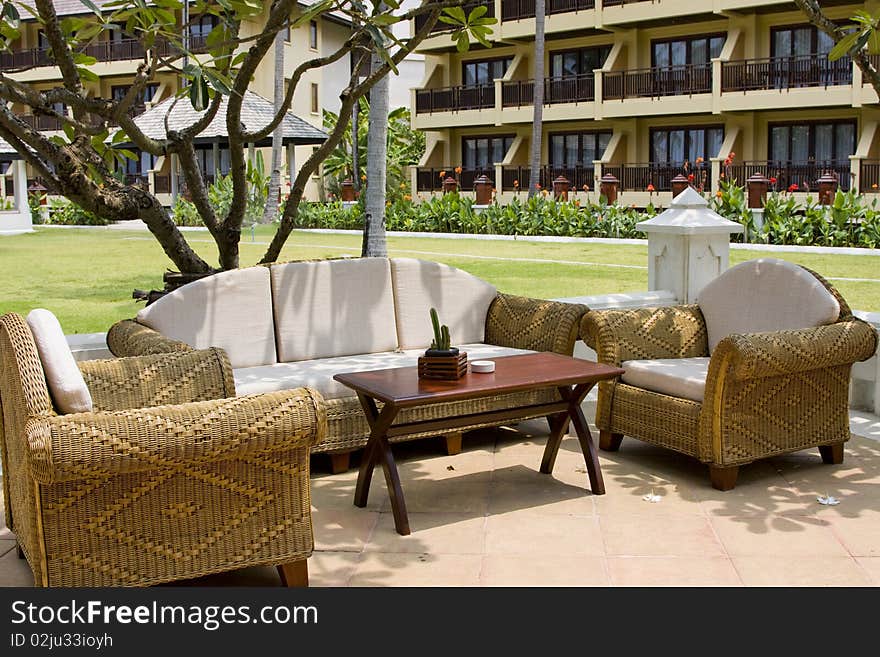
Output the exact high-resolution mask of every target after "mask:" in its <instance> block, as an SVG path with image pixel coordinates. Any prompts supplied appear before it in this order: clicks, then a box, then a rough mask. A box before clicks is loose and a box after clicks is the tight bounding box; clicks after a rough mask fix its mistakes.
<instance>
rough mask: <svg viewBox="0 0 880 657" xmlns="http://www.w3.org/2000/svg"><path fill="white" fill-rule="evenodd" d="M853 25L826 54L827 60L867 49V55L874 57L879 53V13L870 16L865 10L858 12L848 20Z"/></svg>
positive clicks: (834, 59)
mask: <svg viewBox="0 0 880 657" xmlns="http://www.w3.org/2000/svg"><path fill="white" fill-rule="evenodd" d="M850 20H852V21H853V23H855V24H854V25H849V26H847V27H846V28H845V29H846V31H847V34H846V36H844V37H843V38H842V39H841V40H840V41H838V42H837V43H836V44H835V45H834V47H833V48H832V49H831V51H830V52H829V53H828V59H830V60H831V61H832V62H833V61H836V60H838V59H840V58H841V57H844V56H846V55H849V54H852V53H856V52H858V51H860V50H863V49H865V48H867V50H868V53H869V54H871V55H876V54H877V53H880V33H878V31H877V28H878V27H880V13H878V14H871V13H870V12H868V11H865V10H859V11H857V12H856V13H855V14H853V16H852V18H851V19H850Z"/></svg>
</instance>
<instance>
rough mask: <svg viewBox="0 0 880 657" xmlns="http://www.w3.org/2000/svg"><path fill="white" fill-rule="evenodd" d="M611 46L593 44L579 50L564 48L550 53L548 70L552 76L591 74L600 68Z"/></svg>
mask: <svg viewBox="0 0 880 657" xmlns="http://www.w3.org/2000/svg"><path fill="white" fill-rule="evenodd" d="M610 52H611V46H595V47H592V48H581V49H580V50H565V51H560V52H554V53H551V54H550V71H551V75H552V76H553V77H554V78H563V77H565V78H567V77H574V76H578V75H588V74H592V73H593V71H594V70H595V69H597V68H602V65H603V64H604V63H605V60H606V59H607V58H608V53H610Z"/></svg>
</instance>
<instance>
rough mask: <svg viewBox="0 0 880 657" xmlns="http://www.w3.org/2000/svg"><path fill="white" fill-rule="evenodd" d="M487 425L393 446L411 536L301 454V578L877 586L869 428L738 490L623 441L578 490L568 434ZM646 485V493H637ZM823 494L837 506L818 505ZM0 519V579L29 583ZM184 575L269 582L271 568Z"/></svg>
mask: <svg viewBox="0 0 880 657" xmlns="http://www.w3.org/2000/svg"><path fill="white" fill-rule="evenodd" d="M520 430H521V431H519V432H517V431H513V430H509V429H499V430H486V431H481V432H477V433H474V434H470V435H469V436H467V437H466V438H465V443H464V451H463V452H462V453H461V454H459V455H457V456H451V457H450V456H443V455H442V444H441V442H440V441H439V440H424V441H419V442H417V443H409V444H406V445H398V446H396V447H395V453H396V455H397V458H398V463H399V469H400V473H401V478H402V481H403V488H404V493H405V494H406V497H407V503H408V505H409V508H410V524H411V527H412V530H413V533H412V534H411V535H410V536H406V537H403V536H398V535H397V534H396V533H395V531H394V526H393V522H392V519H391V515H390V508H389V506H388V501H387V496H386V494H385V487H384V482H383V481H382V476H381V474H379V473H377V474H376V476H374V478H373V484H374V487H373V489H372V491H371V495H370V504H369V505H368V507H367V508H366V509H358V508H355V507H354V506H353V505H352V502H351V500H352V496H353V491H354V483H355V479H356V475H357V473H356V472H355V471H354V470H351V471H349V472H347V473H345V474H342V475H335V476H334V475H330V474H327V470H326V469H327V461H326V459H325V458H322V457H320V456H317V457H315V459H314V463H313V470H314V475H313V504H314V516H313V518H314V526H315V541H316V551H315V554H314V556H313V557H312V559H311V560H310V561H309V569H310V575H311V582H312V585H314V586H425V585H439V586H481V585H482V586H494V585H504V586H509V585H521V586H531V585H537V586H541V585H543V586H565V585H571V586H607V585H617V586H633V585H641V586H664V585H686V586H713V585H714V586H738V585H783V586H795V585H845V586H851V585H874V586H876V585H880V441H878V440H877V438H876V437H875V436H874V435H873V434H872V433H871V432H866V433H865V435H867V436H869V437H868V438H866V437H858V436H854V437H853V439H852V440H851V441H850V442H849V443H847V447H846V458H845V461H844V463H843V465H841V466H826V465H822V463H821V461H820V459H819V456H818V453H816V452H802V453H799V454H793V455H790V456H786V457H781V458H774V459H770V460H768V461H764V462H760V463H756V464H753V465H751V466H748V467H745V468H743V469H742V470H741V472H740V479H739V483H738V485H737V488H736V489H735V490H733V491H730V492H727V493H721V492H718V491H715V490H713V489H712V488H711V487H710V486H709V482H708V474H707V471H706V468H705V466H702V465H700V464H699V463H697V462H696V461H693V460H690V459H687V458H685V457H682V456H679V455H676V454H674V453H672V452H669V451H665V450H662V449H658V448H654V447H651V446H649V445H645V444H643V443H640V442H637V441H635V440H632V439H627V440H624V443H623V446H622V448H621V451H620V452H618V453H613V454H609V453H604V452H602V453H601V461H602V468H603V472H604V476H605V482H606V487H607V495H605V496H600V497H594V496H592V495H590V494H589V493H588V492H586V490H585V486H586V481H587V477H586V470H585V468H584V462H583V458H582V457H581V455H580V451H579V447H578V444H577V441H576V440H575V439H574V438H570V437H569V438H566V439H565V441H564V442H563V445H562V448H561V449H560V453H559V457H558V459H557V462H556V469H555V471H554V474H553V476H552V477H548V476H546V475H542V474H540V473H539V472H538V465H539V463H540V460H541V453H542V450H543V445H544V436H545V433H546V425H545V424H543V423H541V422H530V423H525V424H523V425H520ZM650 493H653V494H654V495H657V496H659V497H660V501H659V502H656V503H650V502H647V501H645V500H643V499H642V498H643V497H644V496H645V495H647V494H650ZM819 494H825V495H828V494H830V495H834V496H836V497H838V498H839V499H840V500H841V503H840V505H839V506H835V507H827V506H822V505H820V504H818V503H817V501H816V497H817V495H819ZM13 548H14V542H13V537H12V535H11V534H10V533H9V532H8V530H6V529H5V528H0V585H3V586H12V585H23V586H28V585H31V584H32V579H31V574H30V570H29V568H28V566H27V564H26V563H25V562H24V561H22V560H20V559H18V557H17V555H16V551H15V550H14V549H13ZM192 584H197V585H240V584H250V585H278V577H277V575H276V573H275V570H274V569H272V568H251V569H246V570H242V571H237V572H234V573H227V574H224V575H219V576H214V577H210V578H204V579H202V580H197V581H194V582H192Z"/></svg>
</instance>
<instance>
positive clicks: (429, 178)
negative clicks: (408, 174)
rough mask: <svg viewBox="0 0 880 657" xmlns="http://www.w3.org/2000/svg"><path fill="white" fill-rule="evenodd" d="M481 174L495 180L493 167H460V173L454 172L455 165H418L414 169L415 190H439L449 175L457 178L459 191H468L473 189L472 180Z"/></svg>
mask: <svg viewBox="0 0 880 657" xmlns="http://www.w3.org/2000/svg"><path fill="white" fill-rule="evenodd" d="M441 173H443V175H440V174H441ZM483 175H485V176H486V177H487V178H489V179H490V180H492V181H493V182H496V181H495V167H480V168H476V169H462V170H461V172H460V173H456V172H455V167H454V166H451V165H450V166H448V167H437V168H433V167H427V168H426V167H419V168H418V169H417V171H416V191H419V192H439V191H441V190H442V189H443V181H444V180H445V179H446V178H449V177H451V178H455V179H456V180H458V188H459V189H460V190H461V191H464V192H469V191H472V190H473V189H474V181H475V180H476V179H477V178H479V177H480V176H483ZM496 184H497V182H496Z"/></svg>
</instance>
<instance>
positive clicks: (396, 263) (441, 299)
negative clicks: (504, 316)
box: [391, 258, 497, 349]
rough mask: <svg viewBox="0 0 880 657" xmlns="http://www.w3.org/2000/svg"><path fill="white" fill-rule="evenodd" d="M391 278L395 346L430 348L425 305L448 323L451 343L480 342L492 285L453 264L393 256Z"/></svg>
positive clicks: (427, 316)
mask: <svg viewBox="0 0 880 657" xmlns="http://www.w3.org/2000/svg"><path fill="white" fill-rule="evenodd" d="M391 276H392V280H393V281H394V305H395V309H396V310H397V337H398V340H399V341H400V347H401V349H423V348H427V347H430V346H431V340H432V339H433V335H434V332H433V330H432V328H431V317H430V314H429V313H430V310H431V308H436V309H437V314H438V315H439V317H440V323H441V324H446V325H447V326H448V327H449V336H450V338H451V340H452V345H453V346H455V345H458V344H466V343H469V342H483V340H485V337H486V315H487V314H488V312H489V306H490V305H491V304H492V301H493V300H494V299H495V296H496V294H497V290H496V288H495V286H494V285H490V284H489V283H487V282H486V281H484V280H482V279H480V278H477V277H476V276H472V275H471V274H468V273H467V272H464V271H461V270H460V269H456V268H455V267H450V266H449V265H444V264H441V263H439V262H428V261H426V260H415V259H413V258H393V259H392V260H391Z"/></svg>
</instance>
